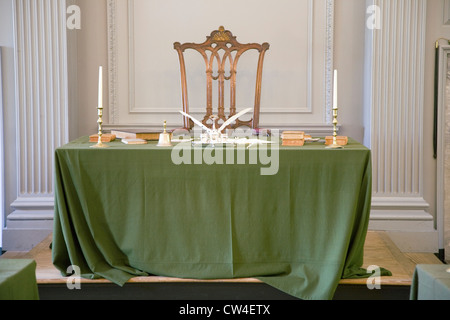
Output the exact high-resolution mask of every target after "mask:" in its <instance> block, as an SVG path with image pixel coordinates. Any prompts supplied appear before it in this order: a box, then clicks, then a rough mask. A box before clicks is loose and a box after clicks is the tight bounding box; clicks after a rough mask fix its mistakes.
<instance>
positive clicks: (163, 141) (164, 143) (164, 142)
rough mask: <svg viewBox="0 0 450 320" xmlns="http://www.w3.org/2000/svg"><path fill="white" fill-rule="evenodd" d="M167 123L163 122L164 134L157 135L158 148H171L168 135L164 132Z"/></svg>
mask: <svg viewBox="0 0 450 320" xmlns="http://www.w3.org/2000/svg"><path fill="white" fill-rule="evenodd" d="M166 126H167V122H166V121H164V132H163V133H161V134H160V135H159V141H158V144H157V146H158V147H171V146H172V143H170V134H169V133H167V130H166Z"/></svg>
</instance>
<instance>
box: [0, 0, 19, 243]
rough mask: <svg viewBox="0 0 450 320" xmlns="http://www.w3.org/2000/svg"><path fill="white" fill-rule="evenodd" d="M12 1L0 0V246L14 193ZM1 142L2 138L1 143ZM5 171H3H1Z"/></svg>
mask: <svg viewBox="0 0 450 320" xmlns="http://www.w3.org/2000/svg"><path fill="white" fill-rule="evenodd" d="M12 1H13V0H0V47H1V55H0V56H1V59H0V64H1V65H0V75H1V79H0V85H1V88H0V112H1V115H0V121H2V123H0V129H1V130H2V132H1V133H0V148H1V149H0V157H1V159H0V170H2V171H1V173H0V180H1V181H0V183H1V187H0V248H1V247H2V240H3V237H2V230H3V229H4V227H5V221H6V216H7V215H8V214H9V213H10V212H11V208H10V206H9V204H10V203H11V202H12V201H13V199H14V197H15V186H16V183H15V180H16V176H15V156H14V155H15V150H14V148H12V146H13V145H15V135H14V132H15V128H14V126H12V125H11V124H12V123H13V122H14V117H15V113H14V50H13V47H14V43H13V42H14V41H13V19H12ZM3 142H5V143H4V144H3ZM3 173H5V174H6V175H3Z"/></svg>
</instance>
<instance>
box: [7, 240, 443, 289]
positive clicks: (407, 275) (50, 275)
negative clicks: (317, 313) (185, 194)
mask: <svg viewBox="0 0 450 320" xmlns="http://www.w3.org/2000/svg"><path fill="white" fill-rule="evenodd" d="M51 241H52V235H51V234H50V235H49V236H48V237H47V238H46V239H44V240H43V241H42V242H41V243H39V244H38V245H37V246H36V247H34V248H33V249H32V250H31V251H29V252H6V253H5V254H3V255H2V256H0V258H6V259H34V260H35V261H36V263H37V270H36V280H37V283H38V284H39V285H45V284H61V283H66V282H67V279H68V278H67V277H63V276H62V275H61V274H60V272H59V271H58V270H57V269H56V268H55V267H54V266H53V264H52V261H51V249H50V244H51ZM441 263H442V262H441V261H440V260H439V259H438V258H437V257H436V256H434V255H433V254H431V253H403V252H401V251H400V250H399V249H398V248H397V247H396V246H395V244H394V243H393V241H392V240H390V238H389V236H388V235H387V234H386V233H385V232H378V231H377V232H375V231H369V232H368V235H367V240H366V247H365V257H364V264H363V267H364V268H367V267H368V266H369V265H379V266H380V267H383V268H386V269H388V270H390V269H392V270H390V271H391V272H392V273H393V275H392V276H383V277H380V284H381V285H392V286H410V285H411V283H412V276H413V273H414V269H415V266H416V265H417V264H441ZM80 282H81V283H84V284H87V283H91V284H100V283H104V284H109V283H111V281H109V280H106V279H84V278H82V279H80ZM127 283H262V281H260V280H259V279H256V278H241V279H212V280H199V279H184V278H169V277H163V276H140V277H133V278H131V279H130V280H129V281H128V282H127ZM367 283H368V279H367V278H362V279H342V280H340V282H339V285H367Z"/></svg>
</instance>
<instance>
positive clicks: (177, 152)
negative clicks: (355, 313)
mask: <svg viewBox="0 0 450 320" xmlns="http://www.w3.org/2000/svg"><path fill="white" fill-rule="evenodd" d="M91 145H93V144H92V143H89V142H88V138H87V137H82V138H80V139H77V140H76V141H73V142H71V143H69V144H67V145H65V146H63V147H61V148H58V149H57V150H56V152H55V176H56V178H55V225H54V233H53V237H54V239H53V262H54V265H55V266H56V267H57V268H58V269H59V270H60V271H61V272H62V273H63V274H64V273H65V272H66V270H67V267H68V266H70V265H77V266H78V267H79V268H80V269H81V273H82V275H83V276H84V277H86V278H97V277H104V278H106V279H109V280H111V281H113V282H115V283H117V284H118V285H123V284H124V283H125V282H126V281H128V280H129V279H130V278H131V277H134V276H139V275H148V274H153V275H159V276H168V277H177V278H191V279H192V278H195V279H231V278H248V277H253V278H258V279H260V280H262V281H264V282H265V283H267V284H269V285H271V286H274V287H275V288H278V289H280V290H282V291H284V292H286V293H288V294H291V295H293V296H295V297H298V298H301V299H331V298H332V297H333V295H334V291H335V289H336V288H337V285H338V282H339V280H340V279H341V278H355V277H368V276H369V274H368V273H367V272H366V270H365V269H362V268H361V266H362V262H363V249H364V242H365V237H366V232H367V226H368V220H369V213H370V205H371V177H372V172H371V152H370V150H369V149H367V148H365V147H364V146H362V145H361V144H359V143H356V142H355V141H353V140H350V142H349V145H348V146H346V147H345V149H343V150H330V149H326V148H325V146H324V144H323V143H307V144H306V145H305V146H303V147H282V146H281V145H278V144H275V145H273V146H270V147H268V149H269V150H270V152H272V153H269V152H268V153H266V154H264V150H265V149H264V148H263V147H260V148H258V147H257V146H252V147H250V148H239V150H237V149H236V148H235V151H234V154H232V153H231V152H233V150H231V149H226V150H225V149H224V148H222V147H220V146H216V147H215V148H211V147H203V148H200V149H196V150H191V151H192V153H190V154H189V153H188V151H186V150H188V149H183V150H184V151H183V150H181V149H180V146H181V145H175V146H174V147H173V148H159V147H157V146H156V143H149V144H147V145H125V144H123V143H121V142H120V141H115V142H112V143H109V146H110V147H109V148H107V149H93V148H90V146H91ZM188 145H189V146H190V144H188ZM255 148H256V150H257V151H255ZM266 151H267V150H266ZM195 152H197V153H195ZM221 152H222V154H221ZM241 152H242V153H241ZM243 154H244V155H245V161H242V160H243V159H244V158H242V155H243ZM221 157H222V158H221ZM220 158H221V159H222V160H223V161H220ZM211 159H213V160H214V161H211ZM255 159H256V161H255ZM268 159H269V160H270V161H268ZM189 161H191V164H188V162H189ZM220 162H222V163H223V164H221V163H220ZM196 163H197V164H196ZM264 169H265V171H264Z"/></svg>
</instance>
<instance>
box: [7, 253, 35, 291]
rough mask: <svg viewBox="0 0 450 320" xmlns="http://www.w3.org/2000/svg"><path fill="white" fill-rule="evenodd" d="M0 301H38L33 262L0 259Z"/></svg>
mask: <svg viewBox="0 0 450 320" xmlns="http://www.w3.org/2000/svg"><path fill="white" fill-rule="evenodd" d="M0 300H39V292H38V287H37V282H36V262H35V261H34V260H29V259H5V258H1V259H0Z"/></svg>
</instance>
